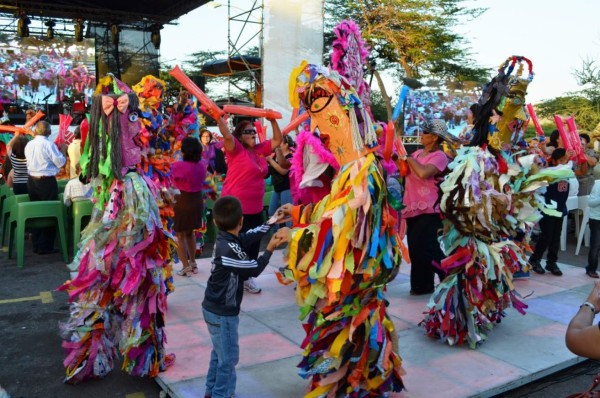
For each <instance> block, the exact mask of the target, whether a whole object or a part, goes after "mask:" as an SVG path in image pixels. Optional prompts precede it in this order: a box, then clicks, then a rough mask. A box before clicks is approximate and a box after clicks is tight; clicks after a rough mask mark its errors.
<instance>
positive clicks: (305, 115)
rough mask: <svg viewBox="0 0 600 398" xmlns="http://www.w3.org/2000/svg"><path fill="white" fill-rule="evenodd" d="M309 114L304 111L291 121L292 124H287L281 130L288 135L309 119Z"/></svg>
mask: <svg viewBox="0 0 600 398" xmlns="http://www.w3.org/2000/svg"><path fill="white" fill-rule="evenodd" d="M309 117H310V116H309V114H308V113H307V112H304V113H303V114H302V115H300V116H297V117H295V118H294V119H292V120H291V121H290V124H288V125H287V126H285V127H284V128H283V130H281V134H283V135H288V134H289V133H290V132H291V131H292V130H294V129H296V127H298V126H300V125H301V124H302V123H304V122H305V121H307V120H308V118H309Z"/></svg>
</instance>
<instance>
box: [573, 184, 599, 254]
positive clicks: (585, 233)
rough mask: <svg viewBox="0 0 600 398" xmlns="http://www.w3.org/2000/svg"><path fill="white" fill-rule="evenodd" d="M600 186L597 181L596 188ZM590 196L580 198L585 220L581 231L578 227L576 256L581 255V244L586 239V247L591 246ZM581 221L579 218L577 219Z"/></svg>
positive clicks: (580, 206)
mask: <svg viewBox="0 0 600 398" xmlns="http://www.w3.org/2000/svg"><path fill="white" fill-rule="evenodd" d="M598 184H600V180H596V182H595V183H594V186H596V185H598ZM588 198H589V195H588V196H580V197H579V208H583V219H582V220H581V229H579V226H577V227H578V228H577V248H576V249H575V255H576V256H577V255H579V250H580V249H581V243H583V242H584V238H585V246H586V247H589V246H590V228H589V226H588V222H589V221H590V207H589V206H588ZM577 220H579V217H577Z"/></svg>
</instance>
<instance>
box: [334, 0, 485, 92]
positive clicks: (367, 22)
mask: <svg viewBox="0 0 600 398" xmlns="http://www.w3.org/2000/svg"><path fill="white" fill-rule="evenodd" d="M463 2H464V0H328V1H326V2H325V31H326V32H332V31H333V27H335V25H337V24H338V23H339V22H340V21H341V20H343V19H352V20H354V21H355V22H357V23H358V24H359V26H360V27H361V29H362V35H363V38H364V39H365V40H366V42H367V43H368V44H369V46H370V47H371V58H372V62H371V65H369V66H368V68H369V70H370V71H371V72H374V71H375V70H393V71H395V73H396V74H397V75H399V76H398V77H399V79H398V80H400V78H402V77H409V78H423V77H431V78H437V79H441V80H455V81H459V82H461V81H476V82H481V83H483V82H485V81H487V80H488V75H489V71H487V70H486V69H483V68H479V67H476V66H472V65H475V64H474V62H473V61H472V60H471V59H470V58H469V56H470V53H469V51H468V47H467V46H466V44H465V42H464V39H463V38H462V37H460V36H459V35H458V34H457V33H454V32H453V30H452V28H453V27H454V26H455V25H456V24H457V23H458V22H459V20H461V19H464V18H476V17H478V16H479V15H481V13H482V12H484V11H485V10H484V9H481V8H467V7H463V6H462V5H461V4H462V3H463ZM331 35H332V33H328V34H326V43H331ZM329 45H330V44H329ZM327 53H329V51H327ZM378 81H379V82H380V81H381V80H380V79H378ZM379 88H380V90H381V93H382V96H383V98H384V100H385V101H386V102H388V101H390V100H389V97H388V95H387V93H386V90H385V87H383V86H382V85H381V83H380V87H379Z"/></svg>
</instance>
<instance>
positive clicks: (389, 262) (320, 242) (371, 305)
mask: <svg viewBox="0 0 600 398" xmlns="http://www.w3.org/2000/svg"><path fill="white" fill-rule="evenodd" d="M290 79H291V80H290V87H291V88H293V92H294V93H296V98H295V101H294V102H292V106H293V107H295V106H294V105H299V104H298V101H299V100H300V101H301V103H302V106H303V107H304V108H305V111H306V112H308V113H309V114H310V117H311V130H313V131H314V129H316V128H318V129H319V131H320V132H321V133H324V134H327V135H328V136H329V137H330V141H329V145H330V146H329V149H330V150H331V152H332V154H333V156H334V157H335V159H336V161H337V163H338V164H339V165H341V169H340V171H339V172H338V174H337V176H336V177H335V179H334V180H333V181H332V186H331V192H330V194H329V195H327V196H325V197H324V198H323V199H322V200H321V201H319V202H318V203H315V204H314V205H312V204H310V205H307V206H297V207H294V208H293V210H292V211H291V212H292V214H293V215H294V217H293V223H294V225H295V227H294V228H293V229H292V230H291V233H290V241H289V246H288V248H289V249H288V254H287V261H288V264H287V266H286V267H285V268H282V270H281V272H282V273H283V275H284V276H285V278H286V279H287V280H295V281H297V288H296V301H297V303H298V305H299V306H300V307H301V309H300V313H301V315H300V318H301V319H303V320H304V322H305V323H304V329H305V330H306V338H305V339H304V341H303V342H302V348H303V349H304V354H303V355H304V358H303V360H302V361H301V363H300V364H299V365H298V366H299V367H300V368H301V370H300V375H301V376H302V377H304V378H306V379H310V380H311V382H310V385H309V386H308V387H307V389H308V391H307V393H306V395H305V397H326V396H327V397H334V396H345V397H381V396H384V395H385V394H386V393H387V392H390V391H401V390H402V389H403V383H402V379H401V375H402V374H403V369H402V361H401V359H400V357H399V355H398V348H397V336H396V331H395V328H394V325H393V323H392V321H391V319H390V318H389V317H388V315H387V311H386V307H387V301H386V300H385V298H384V296H383V292H384V289H385V286H386V283H388V282H390V281H391V280H393V279H394V277H395V276H396V275H397V273H398V270H399V267H400V262H401V255H400V250H399V247H400V246H399V236H398V233H397V229H396V228H395V223H396V220H394V219H393V217H392V216H391V213H390V206H389V204H388V196H387V189H386V184H385V179H384V173H383V170H382V168H381V165H380V163H379V161H378V160H377V158H376V157H375V155H374V154H373V153H371V150H370V149H369V148H370V147H373V146H375V145H376V144H377V137H376V135H375V132H374V130H373V124H372V122H371V120H370V117H369V115H368V113H367V112H366V111H365V109H364V108H363V107H362V103H361V101H360V99H359V98H358V96H357V95H356V92H355V91H354V88H353V87H352V86H351V85H350V84H349V83H348V81H347V80H346V79H345V78H344V77H342V76H340V75H339V74H338V73H337V72H335V71H333V70H329V69H327V68H325V67H320V66H316V65H309V64H306V63H305V62H303V63H302V65H301V67H300V68H297V69H295V70H294V72H293V73H292V76H291V78H290ZM359 120H360V122H359ZM290 207H291V206H290Z"/></svg>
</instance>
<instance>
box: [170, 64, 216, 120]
mask: <svg viewBox="0 0 600 398" xmlns="http://www.w3.org/2000/svg"><path fill="white" fill-rule="evenodd" d="M169 75H171V76H173V77H174V78H175V80H177V81H178V82H179V83H181V85H182V86H183V88H185V89H186V90H187V91H189V92H190V93H191V94H192V95H193V96H194V97H196V98H198V101H199V102H200V103H201V104H202V105H204V106H205V107H206V109H207V110H208V112H207V113H208V114H209V115H210V116H211V117H212V118H213V119H217V118H219V117H221V116H223V114H224V113H225V112H224V111H223V110H222V109H221V108H219V106H218V105H217V104H215V103H214V102H213V100H211V99H210V98H209V97H208V95H206V94H204V91H202V90H200V88H199V87H198V86H196V84H194V82H193V81H192V80H191V79H190V78H189V77H187V75H186V74H185V73H184V72H183V71H182V70H181V69H179V66H175V67H174V68H173V69H172V70H171V71H170V72H169Z"/></svg>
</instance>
